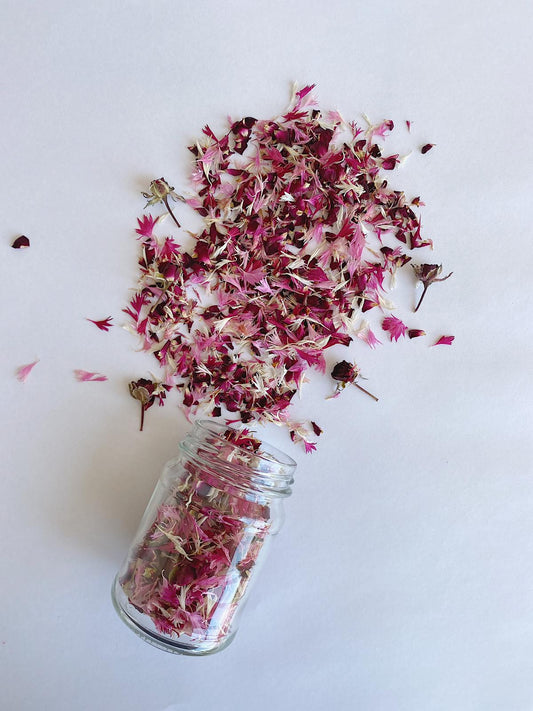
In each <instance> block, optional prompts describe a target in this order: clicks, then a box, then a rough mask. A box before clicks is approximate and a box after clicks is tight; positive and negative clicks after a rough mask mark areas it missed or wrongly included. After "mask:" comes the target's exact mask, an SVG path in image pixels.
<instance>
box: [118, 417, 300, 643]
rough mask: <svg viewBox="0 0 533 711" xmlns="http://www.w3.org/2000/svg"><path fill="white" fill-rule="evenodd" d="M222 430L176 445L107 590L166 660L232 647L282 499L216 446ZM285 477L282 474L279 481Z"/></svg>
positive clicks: (229, 450) (236, 456) (247, 459)
mask: <svg viewBox="0 0 533 711" xmlns="http://www.w3.org/2000/svg"><path fill="white" fill-rule="evenodd" d="M224 429H227V428H221V427H220V426H215V425H213V424H211V423H209V424H208V425H206V424H205V423H204V426H203V427H201V428H200V430H199V426H198V425H197V426H196V428H195V430H194V431H193V433H192V435H190V436H189V437H188V438H186V440H184V442H183V443H181V445H180V453H179V455H178V456H177V457H176V458H174V459H172V460H171V461H170V462H168V463H167V465H166V466H165V468H164V470H163V473H162V475H161V478H160V480H159V482H158V484H157V486H156V489H155V491H154V493H153V495H152V498H151V500H150V502H149V504H148V507H147V509H146V511H145V513H144V516H143V518H142V520H141V523H140V526H139V529H138V531H137V534H136V536H135V538H134V540H133V543H132V545H131V547H130V550H129V552H128V555H127V556H126V559H125V561H124V564H123V566H122V568H121V570H120V571H119V573H118V574H117V576H116V579H115V582H114V585H113V601H114V604H115V607H116V609H117V612H118V613H119V615H120V616H121V617H122V619H123V620H124V621H125V622H126V623H127V624H128V625H129V626H130V627H131V628H132V629H133V630H134V631H135V632H137V634H139V635H140V636H141V637H142V638H143V639H145V640H146V641H148V642H150V643H151V644H154V645H155V646H157V647H159V648H162V649H165V650H166V651H171V652H175V653H183V654H192V655H202V654H210V653H212V652H216V651H220V650H221V649H223V648H224V647H226V646H227V645H228V644H229V643H230V642H231V641H232V639H233V637H234V636H235V633H236V631H237V625H238V620H239V616H240V613H241V611H242V608H243V604H244V602H245V600H246V599H247V596H248V593H249V591H250V586H251V583H252V582H253V580H254V579H255V577H256V576H257V571H258V569H259V566H260V564H261V562H262V560H263V559H264V557H265V554H266V551H267V548H268V544H269V542H270V539H271V537H272V536H273V535H274V534H275V533H277V532H278V530H279V528H280V526H281V523H282V517H283V509H282V498H283V496H285V495H288V494H287V493H286V492H287V491H288V492H289V493H290V489H288V487H286V488H285V490H284V491H283V490H281V491H283V493H282V494H280V493H279V492H280V488H279V480H278V482H277V489H276V491H272V489H271V488H269V486H268V477H267V478H266V479H265V476H264V475H260V477H259V479H258V477H257V476H255V475H256V473H257V471H258V470H261V469H262V468H264V467H263V466H262V464H261V461H260V460H261V458H259V461H258V459H257V457H254V456H253V455H249V454H246V453H245V454H244V455H243V450H242V449H240V448H239V447H234V446H233V445H232V444H229V443H227V442H226V443H224V441H223V440H222V438H221V437H220V433H221V431H222V430H224ZM198 430H199V431H198ZM206 431H207V433H206ZM287 459H288V458H287ZM289 461H291V460H289ZM269 467H271V464H270V462H268V461H267V468H269ZM289 469H290V467H289ZM293 470H294V466H293V467H292V471H293ZM292 471H291V472H288V468H287V465H284V473H285V474H292ZM258 481H259V483H258ZM265 481H266V482H267V485H266V490H265V486H264V483H265ZM286 481H290V482H292V478H290V479H288V478H286ZM274 488H276V487H274Z"/></svg>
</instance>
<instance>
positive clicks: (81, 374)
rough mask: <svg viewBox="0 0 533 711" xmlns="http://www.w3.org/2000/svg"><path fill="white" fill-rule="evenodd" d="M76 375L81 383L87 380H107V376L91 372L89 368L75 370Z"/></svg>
mask: <svg viewBox="0 0 533 711" xmlns="http://www.w3.org/2000/svg"><path fill="white" fill-rule="evenodd" d="M74 377H75V378H76V380H77V381H78V382H80V383H86V382H103V381H104V380H107V376H105V375H101V374H100V373H91V372H90V371H88V370H79V369H78V370H75V371H74Z"/></svg>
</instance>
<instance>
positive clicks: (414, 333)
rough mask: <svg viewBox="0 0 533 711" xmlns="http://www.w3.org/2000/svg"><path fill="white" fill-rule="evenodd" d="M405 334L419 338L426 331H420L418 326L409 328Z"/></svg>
mask: <svg viewBox="0 0 533 711" xmlns="http://www.w3.org/2000/svg"><path fill="white" fill-rule="evenodd" d="M407 335H408V336H409V338H420V336H425V335H426V332H425V331H422V330H421V329H419V328H410V329H409V330H408V331H407Z"/></svg>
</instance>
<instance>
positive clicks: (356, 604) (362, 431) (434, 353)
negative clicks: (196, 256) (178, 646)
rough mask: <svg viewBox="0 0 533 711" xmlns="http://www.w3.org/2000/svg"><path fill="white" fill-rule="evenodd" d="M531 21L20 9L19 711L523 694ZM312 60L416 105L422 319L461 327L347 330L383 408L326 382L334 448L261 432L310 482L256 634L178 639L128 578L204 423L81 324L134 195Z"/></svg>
mask: <svg viewBox="0 0 533 711" xmlns="http://www.w3.org/2000/svg"><path fill="white" fill-rule="evenodd" d="M531 32H532V9H531V4H530V2H527V1H524V2H520V1H518V0H514V2H513V1H510V2H506V3H501V2H495V1H493V2H488V3H487V2H484V1H481V0H479V1H476V2H473V1H470V2H458V1H457V0H451V1H449V2H435V1H433V2H424V3H422V2H416V1H414V0H413V1H408V0H403V1H402V2H399V1H398V2H393V1H392V0H390V1H387V0H385V1H382V2H379V3H360V2H355V1H349V0H346V1H345V2H340V1H338V0H330V2H327V3H324V2H316V1H311V0H306V1H305V2H304V1H299V2H279V1H272V0H270V1H269V2H265V3H259V2H256V3H254V2H242V1H230V2H227V1H225V2H214V1H212V2H199V1H198V0H197V1H196V2H194V3H192V2H191V3H177V2H170V1H159V2H155V1H153V2H149V1H147V0H144V1H143V2H124V1H122V2H117V1H115V2H109V3H103V2H102V3H89V2H84V3H80V2H78V3H73V2H66V0H65V1H64V2H60V1H59V0H55V1H53V2H47V3H31V2H21V1H19V2H16V3H15V2H4V3H2V25H1V28H0V34H1V42H0V54H1V66H2V97H3V103H2V106H3V110H2V123H3V128H2V131H1V134H0V141H1V146H2V151H1V155H2V170H1V181H2V184H1V190H0V194H1V195H2V224H1V235H2V245H3V246H2V260H1V263H2V278H1V287H0V288H1V298H2V333H3V348H2V354H1V357H2V362H1V369H0V378H1V387H2V400H3V403H4V411H3V413H4V414H3V418H2V428H1V437H2V440H3V450H2V462H3V473H2V478H1V483H0V488H1V498H0V508H1V523H0V531H1V540H2V544H3V545H2V586H1V591H0V605H1V613H2V614H1V616H0V642H1V644H0V688H1V689H2V697H3V706H2V707H3V708H5V709H9V710H10V711H12V710H13V711H33V710H34V709H53V710H54V711H67V710H68V711H71V710H72V709H76V711H89V710H92V709H113V710H114V711H126V710H128V711H163V710H164V709H167V710H168V709H173V710H176V711H177V710H181V709H186V710H187V711H200V710H201V709H205V708H216V709H221V710H222V711H226V709H227V710H229V709H231V710H232V711H244V710H245V709H249V708H254V709H256V711H266V710H267V709H282V710H285V709H286V710H290V711H293V710H294V709H298V710H299V709H302V710H303V709H305V710H306V711H321V710H322V709H324V708H328V709H332V710H335V711H345V710H346V711H352V710H353V709H357V710H362V711H478V710H479V711H529V710H531V709H533V594H532V593H533V568H532V561H533V516H532V508H533V471H532V466H531V461H532V454H533V452H532V447H531V437H530V424H529V421H530V419H531V414H532V413H531V409H532V408H531V395H532V388H531V358H532V341H531V331H530V329H531V313H532V310H531V286H530V282H531V266H532V259H531V217H530V205H531V192H532V187H533V185H532V179H531V166H532V162H533V150H532V141H531V127H532V125H533V115H532V107H533V103H532V99H531V91H530V72H531V65H532V59H533V56H532V54H533V53H532V48H531ZM293 80H298V81H299V82H300V83H304V82H316V83H317V84H318V93H319V96H320V99H321V102H322V105H323V106H324V107H328V108H334V107H336V108H338V109H339V110H341V111H342V112H343V114H344V115H345V116H347V117H349V118H358V117H359V116H360V113H361V112H362V111H365V112H366V113H367V114H369V115H370V116H372V117H374V118H376V119H380V118H392V119H393V120H395V121H396V123H397V124H398V126H400V124H401V123H402V121H404V119H410V120H411V121H412V122H413V131H412V134H411V136H408V135H407V133H405V132H404V133H401V132H400V130H399V132H398V136H399V138H398V140H400V142H401V143H402V145H403V146H405V150H409V148H410V147H412V148H413V149H415V150H414V152H413V154H412V156H411V157H410V158H409V160H408V162H407V163H406V164H405V166H404V167H403V168H402V169H401V171H400V172H399V174H398V177H397V180H398V184H399V185H400V186H401V187H402V188H404V189H405V190H406V191H407V192H408V193H410V194H412V195H417V194H421V195H422V197H423V199H424V200H425V202H426V204H427V207H426V208H425V209H424V213H423V222H424V229H425V234H426V235H428V236H431V237H432V238H433V239H434V241H435V251H434V254H433V255H431V257H432V258H431V259H430V261H433V259H434V260H435V261H438V262H443V264H444V268H445V269H446V268H448V269H453V271H454V276H453V278H452V279H450V280H449V281H447V282H446V284H443V285H438V286H435V287H433V290H432V291H430V292H429V294H428V296H427V299H426V301H425V304H424V306H423V307H422V308H421V311H420V315H419V316H420V317H419V318H417V319H416V323H415V322H414V319H413V320H411V322H410V323H411V324H412V325H416V326H421V327H424V328H426V330H427V331H428V334H429V335H430V336H431V337H433V336H439V335H441V334H449V333H453V334H455V336H456V342H455V344H454V345H453V346H452V347H451V348H447V347H444V346H443V347H440V348H433V349H429V348H428V347H427V346H428V342H427V340H424V341H422V339H418V340H417V341H412V342H402V343H399V344H397V345H394V344H390V345H384V346H383V347H382V348H380V349H377V350H376V351H370V349H368V348H367V347H366V346H365V345H364V344H362V343H361V344H359V345H355V346H354V347H353V348H351V349H350V351H349V354H350V355H351V357H354V358H356V359H357V361H358V362H359V364H360V366H361V367H362V369H363V372H364V373H365V374H366V375H367V377H368V378H369V381H368V387H369V389H371V390H373V391H375V392H376V394H378V395H379V396H380V402H379V404H377V405H376V404H375V403H374V402H372V401H371V400H370V399H368V398H365V396H363V395H361V394H359V393H358V392H356V391H355V390H353V391H351V392H348V391H347V392H346V393H344V396H343V397H342V398H340V399H338V400H334V401H327V402H326V401H324V395H325V394H327V391H328V384H327V383H326V381H325V380H323V379H321V378H314V381H313V385H312V387H311V386H309V387H308V388H307V390H306V392H305V398H304V400H303V401H302V403H301V404H300V405H299V407H300V409H301V411H302V410H305V411H306V412H312V414H313V417H314V419H316V420H318V421H319V422H320V423H321V424H322V426H323V427H324V429H325V433H324V435H323V436H322V438H321V441H320V447H319V451H318V452H317V453H316V454H315V455H313V456H307V457H306V456H305V455H302V454H301V453H300V451H299V450H298V449H296V448H294V447H292V446H291V445H290V443H288V441H287V439H286V435H285V434H284V433H283V432H280V431H277V430H276V431H274V432H272V433H269V434H270V438H271V439H272V440H273V441H274V443H275V444H277V445H278V446H280V447H281V448H282V449H285V450H286V451H288V452H290V453H291V454H293V455H295V456H296V458H297V459H298V462H299V467H298V471H297V483H296V487H295V491H294V495H293V498H292V499H291V500H290V501H289V504H288V507H287V509H288V510H287V514H288V515H287V522H286V525H285V528H284V530H283V531H282V534H281V535H280V537H279V538H278V540H277V543H276V546H275V548H274V549H273V551H272V555H271V558H270V560H269V562H268V565H267V566H266V567H265V569H264V572H263V573H262V580H261V584H260V585H258V586H257V588H256V589H255V590H254V593H255V594H254V596H253V599H252V600H251V601H250V603H249V606H248V609H247V610H246V614H245V616H244V618H243V624H242V627H241V631H240V633H239V635H238V637H237V639H236V641H235V643H234V644H233V645H232V646H231V647H230V648H229V649H228V650H226V651H224V652H223V653H221V654H220V655H215V656H214V657H211V658H205V659H189V658H185V657H183V658H182V657H176V656H172V655H168V654H165V653H163V652H160V651H158V650H157V649H154V648H152V647H150V646H148V645H147V644H145V643H143V642H141V641H140V640H139V639H137V637H136V636H135V635H133V634H132V633H131V632H130V631H129V630H128V629H127V628H126V627H125V626H124V625H123V624H122V623H121V622H120V621H119V619H118V617H117V616H116V615H115V612H114V611H113V609H112V606H111V602H110V597H109V589H110V585H111V581H112V578H113V576H114V574H115V571H116V569H117V567H118V565H119V564H120V562H121V559H122V557H123V555H124V553H125V551H126V548H127V546H128V543H129V540H130V538H131V536H132V534H133V532H134V530H135V528H136V525H137V522H138V520H139V517H140V515H141V512H142V510H143V508H144V505H145V503H146V501H147V498H148V496H149V494H150V492H151V490H152V487H153V485H154V482H155V480H156V478H157V476H158V473H159V470H160V468H161V466H162V464H163V462H164V461H165V460H166V459H168V458H169V457H170V456H171V455H172V454H173V452H174V451H175V446H176V442H177V440H178V439H179V438H180V437H181V436H182V434H183V433H184V432H185V431H186V429H187V423H186V421H185V419H184V418H183V416H182V415H181V414H180V413H179V412H178V411H177V409H176V402H175V401H174V400H171V401H170V403H169V404H168V405H167V407H165V408H163V409H153V410H151V411H150V412H149V413H148V416H147V426H146V431H145V432H144V433H143V434H140V433H138V432H137V431H136V429H137V425H138V411H137V408H136V404H135V403H134V402H133V401H132V400H130V398H129V396H128V395H127V391H126V384H127V382H128V380H130V379H131V378H133V377H140V376H141V375H144V374H145V373H146V371H147V370H148V369H152V370H154V369H155V362H152V360H151V359H150V358H148V357H146V356H145V355H143V354H141V353H137V352H135V350H134V349H135V348H136V346H137V344H136V342H135V340H134V339H133V337H132V336H130V335H129V334H128V333H127V332H125V331H124V330H122V329H119V328H114V329H112V330H111V331H110V332H109V333H102V332H100V331H97V330H96V329H95V328H94V327H92V326H91V325H90V324H88V323H87V322H86V321H84V317H85V316H89V317H92V318H101V317H105V316H107V315H113V316H114V318H115V321H116V322H117V321H118V322H121V308H123V306H124V304H125V301H126V299H127V296H128V289H129V288H130V287H132V286H133V285H134V280H135V276H136V258H137V252H136V250H137V243H136V241H135V238H134V235H133V229H134V225H135V219H136V217H137V216H138V215H139V214H141V210H142V205H143V203H142V198H140V196H139V191H140V190H141V189H143V188H145V186H146V185H147V183H148V181H149V180H150V179H151V178H154V177H159V176H161V175H164V176H165V177H167V178H168V179H169V180H172V181H173V182H174V184H175V185H176V186H177V187H178V188H181V187H183V186H184V185H185V176H186V174H187V169H188V166H189V157H188V152H187V151H186V145H187V144H188V142H189V141H190V140H191V139H192V138H194V137H196V136H197V135H198V134H199V132H200V130H201V127H202V126H203V125H204V124H205V123H206V122H209V123H210V124H211V125H212V126H213V127H214V128H215V129H217V128H221V127H222V126H223V124H224V120H225V117H226V115H227V114H231V115H232V116H233V117H235V118H238V117H240V116H242V115H253V116H258V117H260V118H267V117H269V116H271V115H274V114H276V113H277V112H279V111H281V110H282V109H283V108H284V107H285V105H286V102H287V99H288V95H289V89H290V84H291V82H292V81H293ZM427 141H431V142H434V143H436V144H437V146H436V148H435V149H434V150H433V151H431V153H428V154H427V155H426V156H420V154H419V153H417V151H416V148H417V147H418V146H419V145H421V144H423V143H425V142H427ZM20 233H24V234H27V235H28V236H29V237H30V238H31V240H32V246H31V248H30V249H29V250H26V251H24V252H16V251H15V250H11V249H10V248H9V245H10V243H11V240H12V239H13V238H14V237H15V236H17V235H18V234H20ZM402 299H403V297H402ZM398 306H399V311H398V315H400V316H402V315H403V316H404V317H405V318H406V319H408V318H411V316H410V312H409V308H410V306H411V304H410V302H409V300H408V299H403V300H400V302H398ZM338 355H340V356H343V357H345V356H346V353H345V351H344V350H343V349H340V351H339V352H338ZM35 358H40V363H39V364H38V365H37V367H36V368H35V370H34V371H33V373H32V375H31V376H30V378H29V380H28V382H27V383H25V384H24V385H22V384H21V383H19V382H17V381H16V380H15V378H14V377H13V373H14V370H15V368H16V367H17V366H18V365H21V364H23V363H28V362H30V361H32V360H34V359H35ZM74 368H85V369H88V370H97V371H101V372H104V373H106V374H107V375H108V376H109V378H110V380H109V382H107V383H86V384H79V383H76V382H75V381H74V379H73V377H72V370H73V369H74Z"/></svg>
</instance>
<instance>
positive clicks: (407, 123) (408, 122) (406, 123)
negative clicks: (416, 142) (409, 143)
mask: <svg viewBox="0 0 533 711" xmlns="http://www.w3.org/2000/svg"><path fill="white" fill-rule="evenodd" d="M405 125H406V126H407V130H408V131H409V133H411V121H406V122H405Z"/></svg>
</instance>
